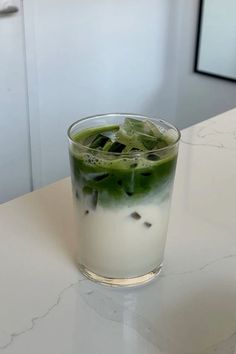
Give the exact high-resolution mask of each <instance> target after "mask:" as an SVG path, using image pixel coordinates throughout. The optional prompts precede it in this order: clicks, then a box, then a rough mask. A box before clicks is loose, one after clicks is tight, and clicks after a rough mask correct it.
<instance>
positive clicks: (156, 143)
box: [68, 114, 180, 286]
mask: <svg viewBox="0 0 236 354" xmlns="http://www.w3.org/2000/svg"><path fill="white" fill-rule="evenodd" d="M68 136H69V151H70V162H71V178H72V186H73V195H74V203H75V218H76V222H77V232H78V235H77V240H78V264H79V268H80V270H81V271H82V273H84V274H85V275H86V276H88V277H89V278H91V279H93V280H97V281H100V282H103V283H107V284H110V285H120V286H122V285H135V284H139V283H143V282H146V281H148V280H150V279H152V278H153V277H154V276H155V275H156V274H158V272H159V271H160V269H161V266H162V261H163V254H164V248H165V243H166V234H167V226H168V218H169V208H170V199H171V193H172V187H173V180H174V174H175V166H176V160H177V152H178V141H179V137H180V134H179V131H178V130H177V129H176V128H174V127H173V126H172V125H170V124H168V123H166V122H164V121H162V120H156V119H151V118H147V117H144V116H137V115H122V114H108V115H101V116H95V117H89V118H85V119H82V120H80V121H78V122H76V123H74V124H73V125H72V126H71V127H70V128H69V130H68Z"/></svg>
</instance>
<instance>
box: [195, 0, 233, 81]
mask: <svg viewBox="0 0 236 354" xmlns="http://www.w3.org/2000/svg"><path fill="white" fill-rule="evenodd" d="M227 1H228V2H229V3H231V6H235V12H234V13H235V14H236V0H234V1H235V2H233V1H232V0H225V1H223V2H222V1H221V0H218V1H215V4H216V5H217V3H218V6H222V9H223V11H222V12H220V11H219V10H220V9H217V12H216V16H215V17H214V11H213V5H212V4H213V3H214V2H213V1H212V0H199V14H198V23H197V38H196V50H195V60H194V72H196V73H200V74H203V75H207V76H211V77H215V78H218V79H224V80H227V81H231V82H236V21H235V22H234V23H235V25H233V28H234V27H235V32H233V34H232V33H231V32H230V37H231V35H232V37H235V42H234V43H232V45H233V44H234V47H232V48H235V68H234V69H233V75H229V74H228V73H222V69H221V70H217V68H216V67H217V65H216V67H215V68H214V65H212V68H209V67H210V65H211V63H214V62H215V60H214V59H218V58H221V56H222V59H221V60H222V63H221V64H223V63H225V62H227V60H224V56H225V58H227V59H228V57H227V52H224V51H223V52H222V50H223V49H221V48H219V47H220V45H219V42H220V41H219V40H218V37H217V36H214V37H210V36H209V33H208V35H207V30H208V32H210V31H211V32H212V34H213V33H214V29H215V34H216V35H217V32H218V33H221V34H222V28H223V26H225V27H227V26H228V25H227V19H226V22H225V23H224V20H225V18H224V17H222V22H219V17H220V16H224V15H225V12H227V11H229V13H230V6H228V7H227V4H226V3H227ZM234 4H235V5H234ZM221 14H222V15H221ZM209 15H211V18H210V20H208V19H207V18H206V17H207V16H208V17H209ZM229 15H230V14H229ZM207 21H208V22H207ZM214 21H215V23H214ZM209 22H210V23H209ZM214 26H215V27H214ZM219 31H220V32H219ZM223 33H224V32H223ZM225 33H226V34H227V28H226V30H225ZM228 33H229V32H228ZM209 38H212V42H213V43H212V42H211V41H210V42H209ZM207 40H208V42H207ZM217 42H218V43H217ZM221 43H222V42H221ZM212 44H215V45H216V47H215V53H217V50H218V53H219V55H215V57H212V58H211V55H210V53H211V51H212V48H213V49H214V47H212ZM217 46H218V47H217ZM228 47H229V46H228ZM226 49H227V48H226ZM213 51H214V50H213ZM213 51H212V52H213ZM222 53H224V55H222ZM229 54H232V53H229ZM212 55H213V54H212ZM218 60H220V59H218ZM233 60H234V58H232V60H231V65H232V62H233ZM207 61H208V63H207ZM219 64H220V63H219ZM233 65H234V64H233ZM221 66H222V65H218V67H221Z"/></svg>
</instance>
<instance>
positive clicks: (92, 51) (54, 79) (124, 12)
mask: <svg viewBox="0 0 236 354" xmlns="http://www.w3.org/2000/svg"><path fill="white" fill-rule="evenodd" d="M198 3H199V0H191V1H190V0H175V1H173V0H149V1H147V0H139V1H137V0H99V1H95V0H24V8H25V30H26V57H27V72H28V85H29V111H30V123H31V124H30V129H31V151H32V170H33V183H34V188H38V187H40V186H42V185H45V184H48V183H50V182H53V181H55V180H57V179H60V178H62V177H64V176H67V175H68V174H69V163H68V153H67V138H66V130H67V127H68V126H69V124H70V123H72V122H73V121H75V120H77V119H79V118H81V117H83V116H86V115H91V114H96V113H105V112H112V111H113V112H114V111H121V112H122V111H123V112H125V111H126V112H139V113H143V114H150V115H155V116H160V117H162V118H164V119H167V120H169V121H171V122H173V123H175V124H176V125H177V126H178V127H180V128H183V127H186V126H189V125H192V124H194V123H196V122H199V121H201V120H204V119H207V118H209V117H211V116H213V115H216V114H218V113H221V112H223V111H225V110H227V109H230V108H232V107H234V106H235V105H236V85H235V84H234V83H230V82H226V81H223V80H219V79H214V78H211V77H206V76H203V75H201V74H196V73H193V62H194V55H195V42H196V26H197V17H198Z"/></svg>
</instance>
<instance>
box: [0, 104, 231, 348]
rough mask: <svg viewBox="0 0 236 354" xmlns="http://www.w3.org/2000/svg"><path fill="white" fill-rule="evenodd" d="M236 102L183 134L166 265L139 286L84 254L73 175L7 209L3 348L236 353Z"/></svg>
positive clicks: (1, 257) (0, 308) (0, 218)
mask: <svg viewBox="0 0 236 354" xmlns="http://www.w3.org/2000/svg"><path fill="white" fill-rule="evenodd" d="M235 206H236V109H235V110H231V111H229V112H226V113H224V114H222V115H220V116H218V117H214V118H213V119H210V120H208V121H205V122H203V123H200V124H198V125H195V126H193V127H191V128H188V129H186V130H184V131H183V132H182V142H181V144H180V152H179V160H178V167H177V175H176V183H175V189H174V198H173V203H172V210H171V220H170V225H169V232H168V242H167V248H166V253H165V264H164V269H163V272H162V273H161V275H160V276H159V278H157V279H155V280H154V281H153V282H152V283H150V284H148V285H145V286H141V287H138V288H128V289H117V288H108V287H105V286H102V285H97V284H94V283H92V282H90V281H89V280H87V279H85V278H84V277H83V276H82V275H81V274H80V273H79V272H78V270H77V268H76V265H75V264H74V263H73V249H74V247H73V245H74V239H73V227H72V224H73V221H72V220H73V213H72V201H71V191H70V181H69V179H65V180H62V181H60V182H57V183H55V184H53V185H50V186H48V187H46V188H44V189H41V190H39V191H36V192H33V193H30V194H28V195H25V196H23V197H21V198H18V199H16V200H13V201H11V202H9V203H6V204H3V205H1V206H0V237H1V239H0V242H1V246H0V353H3V354H78V353H82V354H106V353H107V354H110V353H112V354H126V353H127V354H133V353H135V354H146V353H147V354H159V353H161V354H213V353H214V354H233V353H236V208H235Z"/></svg>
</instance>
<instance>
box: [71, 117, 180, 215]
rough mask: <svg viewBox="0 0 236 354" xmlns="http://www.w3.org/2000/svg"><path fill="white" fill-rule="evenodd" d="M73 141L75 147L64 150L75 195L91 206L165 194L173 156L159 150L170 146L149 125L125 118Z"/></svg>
mask: <svg viewBox="0 0 236 354" xmlns="http://www.w3.org/2000/svg"><path fill="white" fill-rule="evenodd" d="M130 121H131V122H130ZM73 141H74V142H77V143H80V144H81V145H80V144H78V145H77V146H76V148H73V146H72V147H71V149H70V161H71V169H72V180H73V183H74V189H75V195H76V197H77V198H78V199H82V198H84V197H86V198H88V199H90V201H91V203H90V204H91V207H92V208H95V207H96V205H97V204H100V205H102V206H109V205H119V204H120V203H125V204H127V203H128V204H132V203H135V202H137V201H138V200H140V199H143V198H146V197H147V196H149V197H152V198H155V197H156V194H157V193H160V194H163V195H164V194H165V195H166V196H168V191H169V190H170V189H171V188H170V187H171V185H172V182H173V177H174V172H175V166H176V158H177V153H176V151H173V149H170V151H168V149H165V148H166V147H168V146H169V145H170V144H172V145H173V142H171V140H170V138H169V137H166V136H165V135H164V134H163V133H162V132H161V131H160V130H159V129H158V128H157V127H156V126H155V125H154V124H153V123H152V122H151V123H150V122H149V121H148V123H147V121H146V122H142V121H136V120H134V119H129V118H127V119H126V121H125V123H124V125H123V126H121V127H119V126H118V125H113V126H105V127H99V128H89V129H85V130H83V131H81V132H80V133H79V134H76V135H75V136H73ZM85 147H87V148H85Z"/></svg>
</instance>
